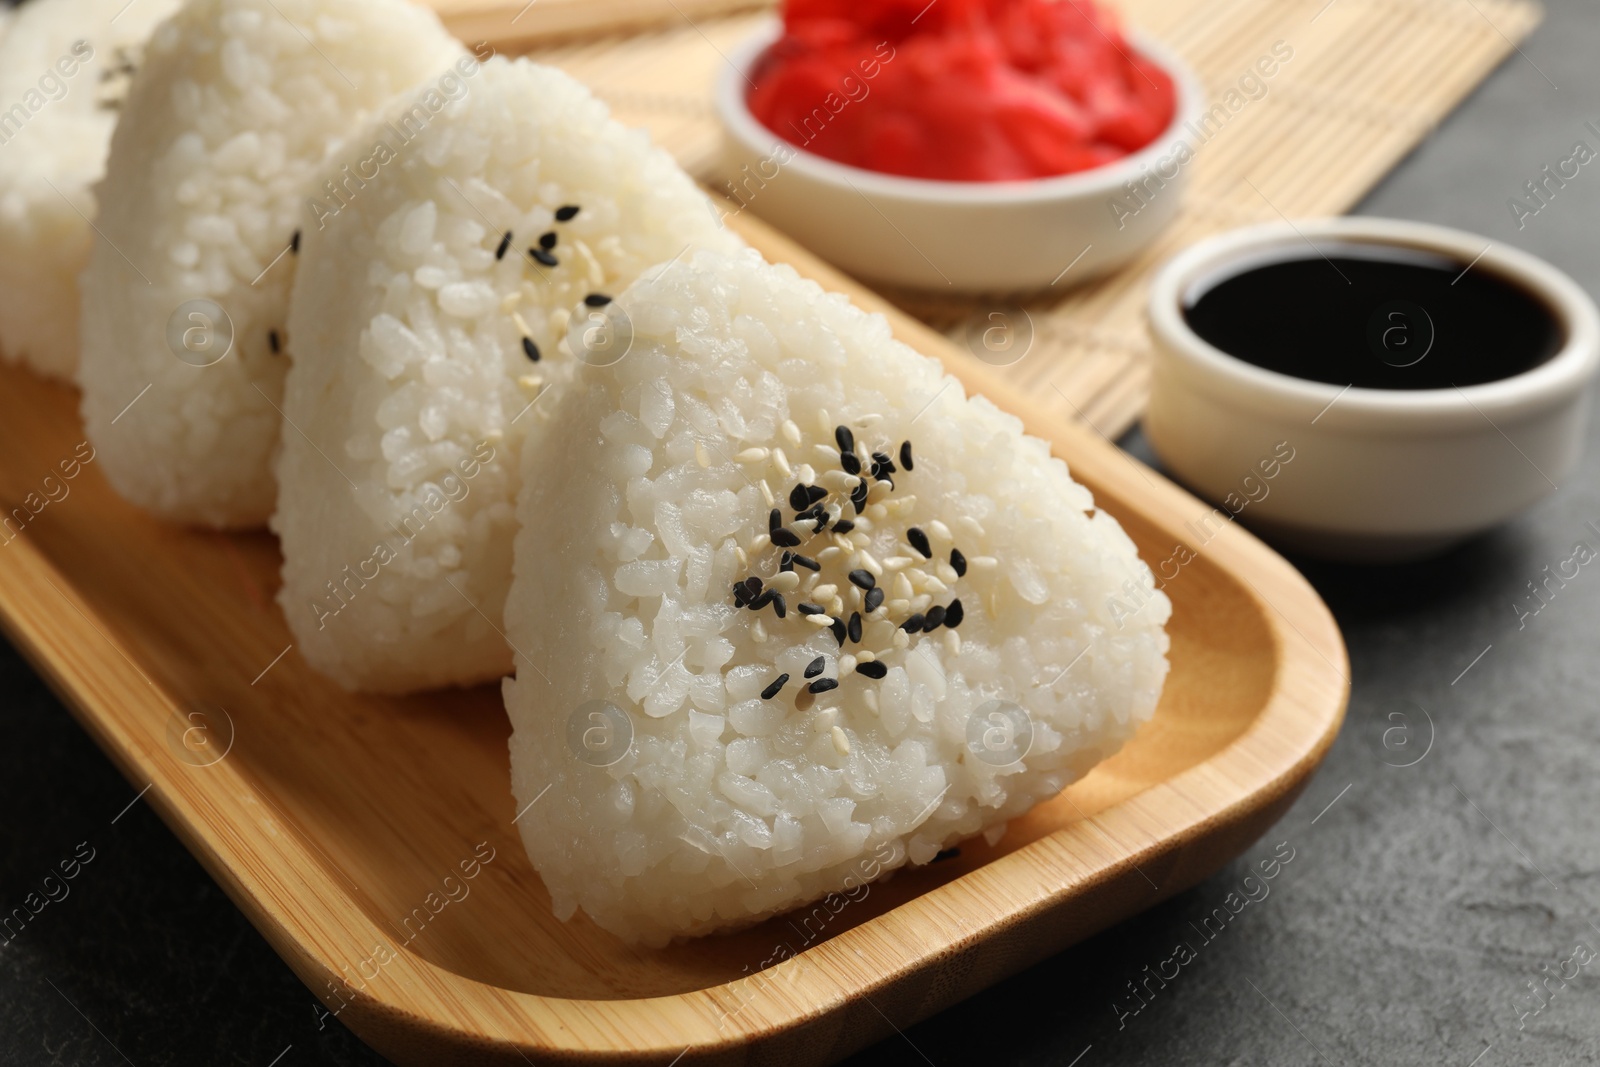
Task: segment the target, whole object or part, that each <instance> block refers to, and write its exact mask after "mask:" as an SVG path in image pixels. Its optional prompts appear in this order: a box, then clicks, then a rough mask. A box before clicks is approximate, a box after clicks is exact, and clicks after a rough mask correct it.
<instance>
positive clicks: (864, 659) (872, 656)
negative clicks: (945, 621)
mask: <svg viewBox="0 0 1600 1067" xmlns="http://www.w3.org/2000/svg"><path fill="white" fill-rule="evenodd" d="M950 632H951V633H955V631H954V630H951V631H950ZM855 658H856V661H857V662H859V663H871V662H872V661H874V660H876V659H877V658H878V654H877V653H876V652H874V651H872V649H870V648H863V649H862V650H861V651H860V652H857V653H856V655H855Z"/></svg>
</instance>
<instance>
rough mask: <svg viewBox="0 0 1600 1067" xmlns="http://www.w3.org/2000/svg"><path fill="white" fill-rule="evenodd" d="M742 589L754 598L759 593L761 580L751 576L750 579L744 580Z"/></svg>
mask: <svg viewBox="0 0 1600 1067" xmlns="http://www.w3.org/2000/svg"><path fill="white" fill-rule="evenodd" d="M744 587H745V589H746V590H748V591H749V593H750V595H751V596H755V595H756V594H757V593H759V592H761V579H760V578H758V577H757V576H756V575H754V574H752V575H751V576H750V577H748V578H746V579H745V580H744Z"/></svg>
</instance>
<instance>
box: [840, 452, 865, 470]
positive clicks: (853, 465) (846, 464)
mask: <svg viewBox="0 0 1600 1067" xmlns="http://www.w3.org/2000/svg"><path fill="white" fill-rule="evenodd" d="M839 466H841V467H843V468H844V469H845V473H846V474H860V473H861V460H860V459H859V458H858V457H857V456H856V454H855V453H854V452H841V453H839Z"/></svg>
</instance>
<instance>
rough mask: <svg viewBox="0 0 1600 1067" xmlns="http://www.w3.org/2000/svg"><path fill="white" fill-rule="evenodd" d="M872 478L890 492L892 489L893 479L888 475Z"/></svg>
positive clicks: (875, 475) (876, 475) (878, 475)
mask: <svg viewBox="0 0 1600 1067" xmlns="http://www.w3.org/2000/svg"><path fill="white" fill-rule="evenodd" d="M873 477H874V478H876V479H878V481H880V482H882V483H883V484H884V485H887V486H888V487H889V488H890V489H891V490H892V489H894V479H893V478H891V477H889V475H888V474H874V475H873Z"/></svg>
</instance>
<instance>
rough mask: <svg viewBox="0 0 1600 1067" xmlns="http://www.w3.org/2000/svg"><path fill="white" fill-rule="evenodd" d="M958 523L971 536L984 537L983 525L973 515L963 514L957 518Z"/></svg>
mask: <svg viewBox="0 0 1600 1067" xmlns="http://www.w3.org/2000/svg"><path fill="white" fill-rule="evenodd" d="M956 525H957V526H959V527H961V529H962V530H964V531H965V532H966V533H967V534H968V535H969V536H971V537H982V536H983V527H982V526H981V525H979V523H978V520H977V519H975V518H973V517H972V516H971V515H963V516H961V518H959V519H957V520H956Z"/></svg>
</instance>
